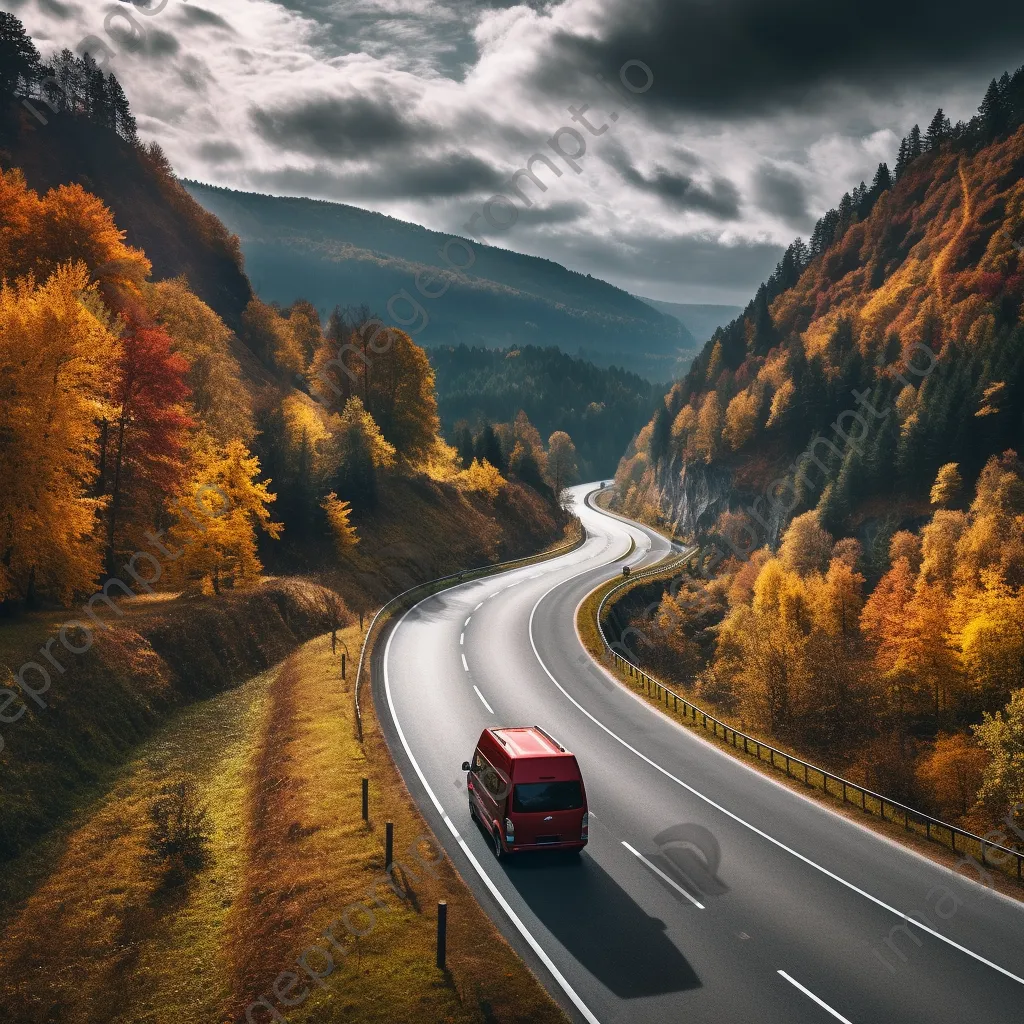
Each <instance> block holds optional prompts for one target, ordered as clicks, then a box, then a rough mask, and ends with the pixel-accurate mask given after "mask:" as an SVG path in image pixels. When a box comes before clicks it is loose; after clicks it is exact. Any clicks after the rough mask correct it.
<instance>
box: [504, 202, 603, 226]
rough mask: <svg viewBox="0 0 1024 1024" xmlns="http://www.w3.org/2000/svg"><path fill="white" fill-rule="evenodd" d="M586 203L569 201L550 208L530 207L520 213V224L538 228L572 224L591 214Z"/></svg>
mask: <svg viewBox="0 0 1024 1024" xmlns="http://www.w3.org/2000/svg"><path fill="white" fill-rule="evenodd" d="M589 209H590V208H589V207H588V206H587V204H586V203H581V202H577V201H575V200H572V199H570V200H567V201H565V202H560V203H551V204H550V205H548V206H528V207H526V209H524V210H520V211H519V218H518V223H520V224H522V225H525V226H529V227H536V226H540V225H542V224H572V223H574V222H575V221H578V220H581V219H582V218H583V217H586V215H587V213H588V212H589Z"/></svg>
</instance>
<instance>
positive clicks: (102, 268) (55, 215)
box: [21, 185, 152, 309]
mask: <svg viewBox="0 0 1024 1024" xmlns="http://www.w3.org/2000/svg"><path fill="white" fill-rule="evenodd" d="M40 213H41V219H40V223H39V225H38V229H37V230H38V238H37V244H36V247H35V252H34V253H33V257H34V258H33V260H32V265H31V266H28V267H25V268H24V270H22V271H21V272H22V273H24V272H27V271H32V272H34V273H35V274H36V276H37V277H39V278H42V277H45V276H47V275H49V274H51V273H52V272H53V271H54V270H55V269H56V268H57V267H58V266H60V265H61V264H63V263H67V262H68V261H69V260H82V261H83V262H84V263H85V264H86V266H87V267H88V268H89V271H90V274H91V276H92V280H94V281H96V282H98V284H99V286H100V291H101V293H102V294H103V296H104V300H105V301H106V302H107V304H108V306H110V307H112V308H114V309H120V308H121V307H122V306H123V305H124V303H125V302H126V301H131V300H132V299H133V298H134V297H135V296H136V295H137V294H138V291H139V288H140V287H141V285H142V283H143V282H144V281H145V280H146V278H147V277H149V274H150V271H151V269H152V267H151V264H150V262H149V260H148V259H147V258H146V255H145V254H144V253H143V252H142V251H141V250H140V249H133V248H132V247H131V246H129V245H125V242H124V238H125V232H123V231H121V230H119V229H118V227H117V225H116V224H115V223H114V217H113V215H112V214H111V212H110V210H109V209H108V208H107V207H106V206H105V205H104V204H103V202H102V201H101V200H100V199H98V198H97V197H96V196H94V195H92V194H91V193H90V192H86V191H85V189H84V188H82V186H81V185H60V186H58V187H57V188H53V189H50V191H49V192H47V193H46V195H45V196H43V198H42V203H41V207H40Z"/></svg>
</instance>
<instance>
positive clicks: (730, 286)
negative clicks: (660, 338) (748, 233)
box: [550, 235, 783, 305]
mask: <svg viewBox="0 0 1024 1024" xmlns="http://www.w3.org/2000/svg"><path fill="white" fill-rule="evenodd" d="M566 241H567V244H566V245H565V246H564V247H563V248H562V249H560V250H559V251H558V252H557V253H552V254H551V256H550V258H552V259H557V260H558V261H559V262H561V263H565V264H566V265H568V266H575V267H581V266H585V267H586V268H587V269H588V270H590V271H592V272H594V273H597V274H600V275H602V276H603V275H607V276H608V277H609V279H611V280H615V281H637V282H639V281H648V282H653V283H659V284H666V285H669V286H672V287H673V288H676V289H685V290H686V296H687V297H686V298H683V299H681V300H680V301H697V300H696V299H694V298H693V297H692V296H693V295H696V294H699V293H700V292H702V291H703V292H704V293H705V294H707V295H711V296H714V298H713V299H708V300H707V301H729V302H735V303H742V304H744V305H745V304H746V303H747V301H748V300H749V299H750V297H751V296H752V295H753V294H754V292H755V291H757V287H758V285H760V283H761V282H762V281H764V280H765V279H766V278H767V277H768V275H769V274H770V273H771V272H772V270H773V269H774V267H775V264H776V263H778V261H779V259H781V257H782V252H783V250H782V247H781V246H776V245H770V244H766V243H763V242H741V243H738V244H735V245H724V244H723V243H721V242H719V241H718V240H717V239H715V238H704V237H701V236H699V235H696V236H695V235H675V236H670V237H667V238H650V237H647V236H637V237H630V236H625V237H623V238H622V239H618V240H616V241H615V242H608V243H606V242H603V241H598V242H595V240H593V239H587V238H585V237H578V238H577V237H574V238H571V239H567V240H566Z"/></svg>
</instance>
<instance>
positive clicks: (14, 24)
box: [0, 11, 40, 99]
mask: <svg viewBox="0 0 1024 1024" xmlns="http://www.w3.org/2000/svg"><path fill="white" fill-rule="evenodd" d="M39 70H40V61H39V52H38V51H37V50H36V47H35V44H34V43H33V42H32V40H31V39H30V38H29V36H28V33H26V31H25V26H24V25H22V23H21V22H20V21H19V20H18V19H17V18H16V17H15V16H14V15H13V14H7V13H6V12H5V11H0V99H7V98H9V97H11V96H13V95H14V94H15V92H19V91H22V92H24V91H26V90H27V87H28V83H29V82H31V81H32V80H33V79H35V78H37V77H38V76H39Z"/></svg>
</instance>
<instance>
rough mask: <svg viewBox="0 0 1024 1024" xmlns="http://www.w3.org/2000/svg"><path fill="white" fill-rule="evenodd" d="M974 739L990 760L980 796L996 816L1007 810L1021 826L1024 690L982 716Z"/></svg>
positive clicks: (1023, 820)
mask: <svg viewBox="0 0 1024 1024" xmlns="http://www.w3.org/2000/svg"><path fill="white" fill-rule="evenodd" d="M973 732H974V736H975V738H976V739H977V741H978V742H979V743H980V744H981V746H982V747H984V748H985V750H987V751H988V753H989V755H990V757H991V760H990V761H989V763H988V766H987V767H986V769H985V772H984V776H983V779H982V786H981V792H980V794H979V795H980V797H981V799H982V800H983V801H984V802H985V804H986V805H987V806H988V807H989V808H990V809H991V810H992V811H993V812H994V813H995V814H996V815H1002V814H1005V813H1006V812H1007V811H1010V813H1011V814H1013V815H1014V816H1015V817H1016V818H1017V820H1019V821H1020V822H1021V823H1024V690H1017V691H1015V692H1014V693H1013V694H1012V695H1011V697H1010V701H1009V703H1008V704H1007V705H1006V707H1005V708H1004V709H1003V710H1002V711H997V712H996V713H995V714H989V713H987V712H986V713H985V715H984V717H983V719H982V722H981V724H980V725H975V726H973Z"/></svg>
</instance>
